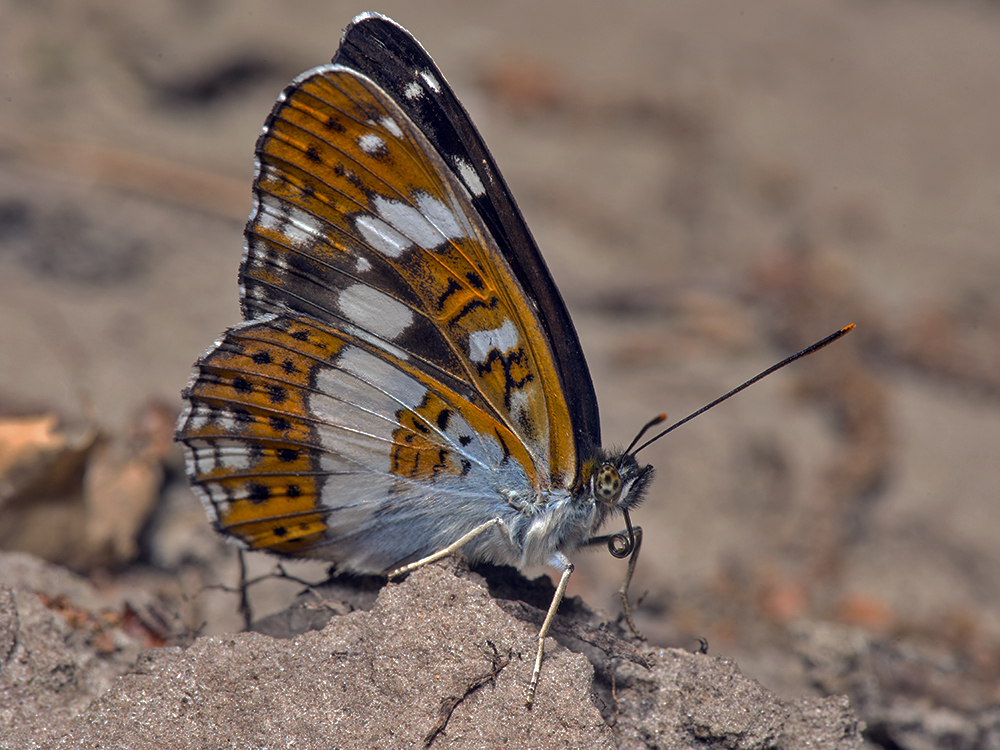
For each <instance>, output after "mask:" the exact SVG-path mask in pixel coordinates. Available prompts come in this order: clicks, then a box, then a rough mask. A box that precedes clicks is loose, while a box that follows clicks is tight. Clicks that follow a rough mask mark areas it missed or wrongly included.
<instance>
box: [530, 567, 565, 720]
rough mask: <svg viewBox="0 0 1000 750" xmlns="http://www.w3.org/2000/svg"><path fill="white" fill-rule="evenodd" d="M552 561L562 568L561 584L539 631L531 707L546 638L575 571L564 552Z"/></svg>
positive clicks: (540, 670) (557, 587)
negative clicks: (570, 577)
mask: <svg viewBox="0 0 1000 750" xmlns="http://www.w3.org/2000/svg"><path fill="white" fill-rule="evenodd" d="M552 563H553V566H554V567H556V568H558V569H560V570H562V576H561V577H560V578H559V585H558V586H556V593H555V595H554V596H553V597H552V603H551V604H550V605H549V611H548V612H547V613H546V614H545V622H543V623H542V628H541V630H539V631H538V655H537V656H535V670H534V671H533V672H532V673H531V682H529V683H528V697H527V700H526V701H525V703H526V705H527V707H528V708H529V709H530V708H531V704H532V703H533V702H534V700H535V688H537V687H538V676H539V675H540V674H541V672H542V656H543V655H544V652H545V638H546V636H548V634H549V629H550V628H551V627H552V621H553V620H554V619H555V618H556V610H558V609H559V603H560V602H562V600H563V596H564V595H565V594H566V585H567V584H568V583H569V576H570V573H572V572H573V563H571V562H570V561H569V559H568V558H567V557H566V555H564V554H563V553H562V552H556V553H555V555H554V557H553V560H552Z"/></svg>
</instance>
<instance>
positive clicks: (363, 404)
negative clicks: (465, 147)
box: [178, 38, 589, 570]
mask: <svg viewBox="0 0 1000 750" xmlns="http://www.w3.org/2000/svg"><path fill="white" fill-rule="evenodd" d="M410 43H411V44H412V45H413V46H414V47H416V46H417V45H416V42H415V41H413V40H412V38H411V39H410ZM431 71H432V72H431V74H432V75H433V74H434V73H436V69H431ZM437 76H438V78H437V80H440V81H443V78H440V74H439V73H437ZM469 127H470V128H471V124H470V125H469ZM257 161H258V171H257V178H256V180H255V183H254V196H255V202H256V205H255V208H254V212H253V214H252V215H251V219H250V222H249V223H248V225H247V231H246V235H247V250H246V253H245V255H244V259H243V263H242V265H241V270H240V282H241V292H242V307H243V312H244V317H246V318H247V320H248V322H247V323H245V324H243V325H242V326H237V327H236V328H234V329H232V330H230V331H229V332H227V334H226V336H225V337H224V339H223V340H222V341H221V342H220V343H219V344H217V345H216V346H215V347H214V348H213V349H211V350H210V351H209V352H207V353H206V354H205V355H204V356H203V358H202V359H201V360H200V361H199V369H198V372H197V373H196V376H195V378H194V379H193V381H192V383H191V385H190V386H189V388H188V390H187V392H186V394H185V395H186V397H187V398H188V400H189V402H190V405H189V406H188V408H187V410H186V412H185V414H184V415H182V420H181V426H180V429H179V434H178V438H179V439H180V440H182V441H183V442H184V443H185V444H186V446H187V448H188V466H189V473H190V474H191V477H192V480H193V485H194V486H195V487H196V488H197V489H199V491H200V493H201V494H202V496H203V498H204V499H205V500H206V503H207V504H208V505H209V507H210V513H212V515H213V516H214V518H215V521H216V524H217V526H218V527H219V528H220V530H222V531H224V532H227V533H230V534H232V535H234V536H236V537H237V538H239V539H242V540H243V541H244V542H245V543H246V544H247V545H248V546H250V547H251V548H255V549H260V548H266V549H271V550H273V551H278V552H284V553H286V554H299V555H316V556H321V557H326V558H329V559H334V560H337V561H340V562H342V563H344V564H345V565H347V566H348V567H352V568H354V569H357V570H384V569H387V568H391V567H392V566H393V565H395V564H396V563H397V562H399V561H402V560H406V559H410V558H412V557H414V556H419V554H422V553H423V552H425V551H427V549H431V550H433V549H435V548H438V547H440V546H443V544H445V543H448V542H450V541H453V540H454V538H455V537H456V536H458V535H460V534H461V533H464V532H465V531H468V530H469V528H471V527H472V526H473V525H476V524H478V523H479V522H481V520H486V519H488V518H491V517H493V516H495V515H497V514H498V513H503V512H507V513H516V512H517V511H518V507H519V504H521V507H526V506H528V505H531V504H532V503H539V502H543V501H544V498H545V493H546V491H547V490H548V489H549V488H551V487H563V486H565V485H566V484H567V483H568V482H571V481H572V480H573V477H574V475H575V472H576V466H577V454H576V444H575V441H574V432H573V429H572V424H573V423H572V421H571V417H570V411H569V407H568V404H567V400H566V396H565V393H566V391H565V389H564V387H563V382H562V376H563V373H562V372H561V371H560V369H559V367H558V366H557V359H556V355H555V354H554V352H553V349H552V348H551V347H550V344H549V339H548V335H547V328H546V324H545V322H544V320H542V319H541V318H540V317H539V314H538V313H537V312H536V307H535V304H534V302H533V300H532V297H530V296H529V293H528V292H527V291H526V290H525V289H524V287H523V286H522V283H521V281H520V280H519V278H518V276H517V275H516V274H515V273H514V271H513V269H512V267H511V265H510V263H508V261H507V259H506V257H505V254H504V253H502V252H501V251H500V249H499V247H498V245H497V242H496V240H495V238H494V237H493V236H492V234H491V232H490V229H489V228H488V227H487V226H486V224H485V222H484V220H483V219H482V217H481V216H480V215H479V213H478V211H477V209H476V206H475V205H473V203H472V197H471V195H472V194H471V192H470V191H469V190H468V189H467V187H466V186H465V185H464V184H463V183H462V182H461V181H459V180H458V179H457V178H456V176H455V173H454V172H453V171H452V169H451V168H450V167H449V166H448V165H447V163H446V162H445V161H444V159H443V158H442V156H441V155H440V154H439V153H438V151H437V150H436V149H435V148H434V146H433V145H432V144H431V143H430V142H429V141H428V140H427V138H426V137H425V136H424V134H423V133H422V131H421V130H420V128H419V127H418V126H417V125H416V124H415V123H414V122H413V121H412V119H411V118H410V117H409V115H408V114H407V113H406V112H405V111H403V110H402V109H401V107H400V106H399V105H398V104H397V103H396V102H395V100H394V98H393V97H392V96H391V95H389V94H387V93H386V92H385V91H384V90H383V89H382V87H381V86H379V85H377V84H376V83H374V82H373V81H371V80H370V79H369V78H367V77H366V76H364V75H362V74H360V73H358V72H357V71H356V70H354V69H352V68H350V67H344V66H342V65H337V64H334V65H330V66H324V67H322V68H318V69H316V70H314V71H311V72H309V73H307V74H305V75H304V76H302V77H300V78H299V79H298V80H297V81H295V82H294V83H293V84H292V85H291V86H290V87H289V88H287V89H286V90H285V92H284V93H283V94H282V96H281V98H279V101H278V103H277V105H276V106H275V108H274V110H273V111H272V114H271V116H270V118H269V119H268V121H267V124H266V125H265V129H264V132H263V133H262V135H261V138H260V139H259V141H258V145H257ZM525 233H526V232H525ZM542 268H543V269H544V266H542ZM559 304H560V305H561V302H560V303H559ZM588 383H589V378H588ZM456 530H457V533H453V532H456ZM441 540H443V543H441ZM484 543H485V542H484ZM482 556H491V557H493V558H494V559H503V555H499V554H496V553H484V554H483V555H482ZM504 561H506V562H514V563H515V564H516V562H517V561H516V560H511V559H505V560H504Z"/></svg>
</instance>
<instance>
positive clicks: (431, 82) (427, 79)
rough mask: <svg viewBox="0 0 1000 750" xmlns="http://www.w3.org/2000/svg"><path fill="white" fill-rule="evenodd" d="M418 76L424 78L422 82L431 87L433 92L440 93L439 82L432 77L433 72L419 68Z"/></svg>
mask: <svg viewBox="0 0 1000 750" xmlns="http://www.w3.org/2000/svg"><path fill="white" fill-rule="evenodd" d="M420 77H421V78H423V79H424V83H426V84H427V85H428V86H430V87H431V89H432V90H433V91H434V93H435V94H440V93H441V84H440V83H438V79H437V78H435V77H434V74H433V73H431V72H430V71H429V70H421V71H420Z"/></svg>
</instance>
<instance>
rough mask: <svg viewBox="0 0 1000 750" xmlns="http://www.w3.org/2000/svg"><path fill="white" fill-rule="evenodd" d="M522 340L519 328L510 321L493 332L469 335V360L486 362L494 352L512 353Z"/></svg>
mask: <svg viewBox="0 0 1000 750" xmlns="http://www.w3.org/2000/svg"><path fill="white" fill-rule="evenodd" d="M520 340H521V337H520V335H519V334H518V332H517V328H515V327H514V324H513V323H512V322H510V321H509V320H505V321H504V322H503V325H502V326H500V327H499V328H494V329H493V330H492V331H473V332H472V333H470V334H469V359H471V360H472V361H473V362H480V363H482V362H485V361H486V359H487V357H489V355H490V352H491V351H492V350H494V349H496V350H497V351H500V352H506V351H510V350H511V349H513V348H514V347H516V346H517V345H518V342H519V341H520Z"/></svg>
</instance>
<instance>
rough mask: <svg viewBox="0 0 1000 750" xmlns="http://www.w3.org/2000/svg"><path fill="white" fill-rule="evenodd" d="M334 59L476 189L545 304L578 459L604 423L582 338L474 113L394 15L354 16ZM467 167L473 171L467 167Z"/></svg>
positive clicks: (477, 201) (478, 202)
mask: <svg viewBox="0 0 1000 750" xmlns="http://www.w3.org/2000/svg"><path fill="white" fill-rule="evenodd" d="M333 62H334V63H337V64H340V65H344V66H346V67H349V68H352V69H353V70H357V71H358V72H359V73H362V74H363V75H365V76H367V77H368V78H370V79H371V80H372V81H374V82H375V83H376V84H378V85H379V86H380V87H382V88H383V89H384V90H385V91H387V92H388V93H389V94H390V95H391V96H392V97H393V98H394V99H395V100H396V103H397V104H398V105H399V106H400V107H401V108H402V109H403V110H404V111H405V112H406V114H407V115H409V117H410V118H411V119H412V120H413V121H414V122H415V123H416V124H417V126H418V127H419V128H420V129H421V130H422V131H423V133H424V135H425V136H426V137H427V139H428V140H429V141H430V142H431V144H432V145H433V146H434V148H436V149H437V151H438V153H439V154H440V155H441V158H442V159H443V160H444V161H445V163H446V164H447V165H448V166H449V167H450V168H451V169H452V170H453V171H454V174H455V176H456V178H457V179H458V180H459V182H461V183H462V184H463V185H465V186H466V188H467V189H468V190H469V195H470V196H471V198H472V203H473V205H474V206H475V207H476V210H477V211H478V212H479V214H480V216H481V217H482V218H483V221H484V222H485V223H486V226H487V227H488V228H489V230H490V232H491V233H492V234H493V237H494V239H495V240H496V242H497V245H499V247H500V249H501V251H502V252H503V254H504V257H505V258H506V260H507V262H508V263H509V264H510V267H511V269H512V270H513V272H514V275H515V276H516V277H517V279H518V281H519V282H520V283H521V286H522V287H523V288H524V289H525V291H526V292H527V293H528V295H529V296H530V297H531V300H532V302H533V303H534V304H535V305H536V306H537V307H538V310H539V313H540V318H541V320H542V324H543V325H544V326H545V328H546V330H545V334H546V336H547V337H548V340H549V341H550V342H551V344H552V348H553V351H554V353H555V359H556V363H557V367H558V369H559V377H560V380H561V382H562V386H563V389H564V391H565V395H566V402H567V406H568V407H569V412H570V417H571V419H572V422H573V431H574V435H573V438H574V442H575V444H576V449H577V456H578V460H580V461H583V460H586V458H587V457H588V456H591V455H593V454H594V452H595V450H596V449H597V448H599V447H600V444H601V425H600V415H599V413H598V408H597V396H596V394H595V392H594V384H593V381H592V380H591V378H590V370H589V368H588V367H587V361H586V359H585V358H584V355H583V348H582V347H581V346H580V339H579V337H578V336H577V333H576V329H575V328H574V327H573V321H572V320H571V319H570V316H569V311H568V310H567V309H566V304H565V303H564V302H563V299H562V295H560V293H559V290H558V288H557V287H556V285H555V282H554V281H553V280H552V275H551V274H550V273H549V269H548V267H547V266H546V265H545V261H544V260H543V259H542V255H541V253H540V252H539V250H538V246H537V245H536V244H535V240H534V238H533V237H532V236H531V233H530V232H529V231H528V227H527V225H526V224H525V222H524V217H523V216H522V215H521V211H520V210H519V209H518V207H517V204H516V203H515V202H514V197H513V196H512V195H511V192H510V189H509V188H508V187H507V183H506V182H504V179H503V177H502V176H501V174H500V170H499V169H498V168H497V165H496V162H494V161H493V157H492V156H491V155H490V152H489V149H487V147H486V143H485V142H484V141H483V138H482V136H481V135H480V134H479V131H478V130H477V129H476V126H475V125H474V124H473V123H472V118H471V117H469V113H468V112H466V110H465V107H463V106H462V104H461V102H459V100H458V97H456V96H455V93H454V91H452V89H451V86H449V85H448V82H447V81H446V80H445V78H444V76H443V75H442V74H441V71H440V70H438V67H437V65H435V64H434V61H433V60H432V59H431V57H430V55H428V54H427V52H425V51H424V48H423V47H422V46H421V45H420V43H419V42H418V41H417V40H416V39H414V38H413V36H412V35H411V34H410V33H409V32H408V31H407V30H406V29H404V28H403V27H402V26H400V25H399V24H397V23H396V22H395V21H392V20H391V19H389V18H386V17H384V16H381V15H379V14H377V13H362V14H361V15H359V16H357V17H355V19H354V20H353V21H352V22H351V23H350V25H348V27H347V28H346V29H345V30H344V35H343V38H342V39H341V43H340V48H339V49H338V50H337V54H336V55H335V56H334V58H333ZM418 87H419V88H418ZM468 167H471V169H472V170H473V171H474V173H475V176H474V177H473V176H471V175H470V174H468V173H467V172H468V170H467V168H468Z"/></svg>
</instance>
